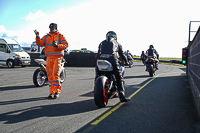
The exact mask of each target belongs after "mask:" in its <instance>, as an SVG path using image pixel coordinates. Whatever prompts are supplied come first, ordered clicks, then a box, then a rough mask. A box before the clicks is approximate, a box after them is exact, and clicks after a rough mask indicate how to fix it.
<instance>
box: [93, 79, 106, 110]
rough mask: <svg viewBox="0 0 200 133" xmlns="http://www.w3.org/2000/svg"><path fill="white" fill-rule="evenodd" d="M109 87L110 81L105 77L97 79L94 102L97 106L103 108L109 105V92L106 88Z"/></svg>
mask: <svg viewBox="0 0 200 133" xmlns="http://www.w3.org/2000/svg"><path fill="white" fill-rule="evenodd" d="M107 85H108V79H107V77H105V76H100V77H98V78H97V80H96V82H95V88H94V101H95V104H96V105H97V106H98V107H100V108H102V107H105V106H106V105H107V103H108V96H109V94H108V92H107V89H108V88H106V87H107Z"/></svg>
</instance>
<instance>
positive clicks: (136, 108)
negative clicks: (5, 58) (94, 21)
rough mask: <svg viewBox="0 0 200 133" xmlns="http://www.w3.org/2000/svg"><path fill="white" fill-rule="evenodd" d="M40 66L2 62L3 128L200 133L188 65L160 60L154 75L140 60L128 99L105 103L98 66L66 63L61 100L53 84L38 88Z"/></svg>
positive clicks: (131, 71)
mask: <svg viewBox="0 0 200 133" xmlns="http://www.w3.org/2000/svg"><path fill="white" fill-rule="evenodd" d="M36 69H37V67H25V68H21V67H15V68H12V69H9V68H7V67H2V66H0V133H47V132H48V133H55V132H57V133H61V132H62V133H72V132H80V133H82V132H91V133H124V132H127V133H199V132H200V126H199V121H198V115H197V110H196V107H195V104H194V100H193V96H192V92H191V88H190V86H189V83H188V80H187V77H186V74H185V68H184V67H180V66H170V65H161V64H160V65H159V70H158V71H157V72H156V75H155V76H154V77H153V78H152V77H149V76H148V73H147V72H146V71H144V70H145V67H144V65H143V64H142V63H140V62H134V66H133V67H132V68H126V70H125V71H126V72H125V82H126V84H125V88H126V96H127V97H130V98H131V101H130V102H128V103H120V102H119V99H118V98H112V99H110V100H109V102H108V106H107V107H105V108H98V107H97V106H96V105H95V103H94V100H93V93H92V91H93V85H94V68H92V67H85V68H83V67H81V68H79V67H66V68H65V69H66V71H67V79H66V81H65V82H64V83H63V84H62V92H61V95H60V97H59V98H58V99H53V100H52V99H47V96H48V95H49V93H48V85H45V86H43V87H35V86H34V84H33V82H32V76H33V72H34V71H35V70H36Z"/></svg>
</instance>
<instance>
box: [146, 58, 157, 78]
mask: <svg viewBox="0 0 200 133" xmlns="http://www.w3.org/2000/svg"><path fill="white" fill-rule="evenodd" d="M146 67H147V71H148V72H149V76H150V77H153V75H155V72H156V59H155V57H153V56H148V57H147V59H146Z"/></svg>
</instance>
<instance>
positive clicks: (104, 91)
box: [103, 81, 108, 103]
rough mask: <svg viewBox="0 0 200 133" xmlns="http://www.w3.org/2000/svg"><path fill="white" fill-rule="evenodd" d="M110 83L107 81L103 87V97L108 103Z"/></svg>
mask: <svg viewBox="0 0 200 133" xmlns="http://www.w3.org/2000/svg"><path fill="white" fill-rule="evenodd" d="M107 85H108V81H106V82H105V87H104V89H103V99H104V103H107V101H108V92H107V91H106V86H107Z"/></svg>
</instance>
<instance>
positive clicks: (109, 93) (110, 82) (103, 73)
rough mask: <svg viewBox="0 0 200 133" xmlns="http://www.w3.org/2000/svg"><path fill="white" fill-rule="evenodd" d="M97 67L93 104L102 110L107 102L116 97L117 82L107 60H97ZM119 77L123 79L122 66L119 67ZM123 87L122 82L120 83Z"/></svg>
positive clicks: (123, 69)
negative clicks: (97, 75)
mask: <svg viewBox="0 0 200 133" xmlns="http://www.w3.org/2000/svg"><path fill="white" fill-rule="evenodd" d="M97 66H98V69H99V73H100V75H99V77H98V78H97V79H96V81H95V87H94V101H95V104H96V105H97V106H98V107H100V108H102V107H105V106H106V105H107V103H108V100H109V99H110V98H112V97H115V96H117V95H118V91H117V80H116V78H115V75H114V73H113V67H112V64H111V63H110V62H109V61H107V60H97ZM120 70H121V76H122V79H123V78H124V71H125V68H124V65H123V64H121V65H120ZM122 85H124V81H122Z"/></svg>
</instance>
